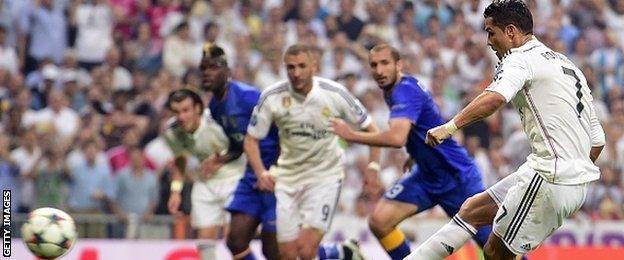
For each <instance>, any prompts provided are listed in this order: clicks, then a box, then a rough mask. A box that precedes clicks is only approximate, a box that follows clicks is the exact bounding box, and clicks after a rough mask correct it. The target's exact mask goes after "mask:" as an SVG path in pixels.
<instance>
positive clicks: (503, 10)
mask: <svg viewBox="0 0 624 260" xmlns="http://www.w3.org/2000/svg"><path fill="white" fill-rule="evenodd" d="M483 17H485V18H486V19H487V18H489V17H491V18H492V22H493V23H494V25H495V26H497V27H499V28H501V29H504V28H505V26H507V25H510V24H513V25H515V26H516V27H518V28H519V29H520V30H522V32H524V33H525V34H532V33H533V15H532V14H531V10H529V7H528V6H527V5H526V4H525V3H524V2H523V1H522V0H494V2H492V3H491V4H490V5H489V6H488V7H487V8H485V11H484V12H483Z"/></svg>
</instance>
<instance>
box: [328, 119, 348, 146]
mask: <svg viewBox="0 0 624 260" xmlns="http://www.w3.org/2000/svg"><path fill="white" fill-rule="evenodd" d="M329 122H330V123H331V127H330V129H329V130H330V131H332V132H334V134H336V135H338V136H340V137H341V138H343V139H345V140H347V141H349V140H350V139H349V138H350V137H351V127H349V125H347V123H345V122H344V121H343V120H342V119H339V118H331V119H329Z"/></svg>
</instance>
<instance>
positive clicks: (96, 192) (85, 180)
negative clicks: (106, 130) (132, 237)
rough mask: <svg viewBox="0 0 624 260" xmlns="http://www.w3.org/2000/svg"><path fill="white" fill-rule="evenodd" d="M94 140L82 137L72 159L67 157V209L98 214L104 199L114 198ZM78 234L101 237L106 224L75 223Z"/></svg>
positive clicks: (108, 173) (107, 170)
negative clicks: (68, 183)
mask: <svg viewBox="0 0 624 260" xmlns="http://www.w3.org/2000/svg"><path fill="white" fill-rule="evenodd" d="M99 146H100V145H99V144H98V143H97V141H96V140H93V139H90V140H87V141H85V142H84V143H83V144H82V146H81V147H80V148H79V150H77V151H76V155H75V158H76V159H74V160H68V161H67V167H68V168H69V173H70V175H69V176H70V185H69V196H68V197H69V199H68V201H67V206H68V209H69V211H70V212H71V213H81V214H102V213H104V210H105V209H106V206H107V203H106V202H107V201H109V199H110V198H114V186H113V182H112V180H111V175H110V169H109V167H108V165H107V163H106V161H101V160H98V157H99V156H98V155H99V154H100V153H102V151H101V149H100V148H99ZM76 229H77V231H78V234H79V235H80V237H88V238H102V237H105V236H106V226H105V225H103V224H100V223H96V224H86V223H85V224H79V225H77V226H76Z"/></svg>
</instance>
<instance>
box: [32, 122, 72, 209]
mask: <svg viewBox="0 0 624 260" xmlns="http://www.w3.org/2000/svg"><path fill="white" fill-rule="evenodd" d="M53 136H54V135H53V134H48V135H47V136H46V137H47V138H46V139H49V140H48V141H46V143H47V144H45V145H44V147H43V148H42V150H43V152H42V155H41V157H39V159H38V160H37V161H36V163H35V166H34V167H33V178H35V183H36V185H35V187H36V189H37V200H36V203H35V205H36V207H37V208H40V207H53V208H59V209H65V208H66V201H67V182H68V180H69V169H68V168H67V165H66V164H65V150H64V148H63V146H61V145H58V144H57V143H56V142H55V141H54V140H53V139H50V137H53Z"/></svg>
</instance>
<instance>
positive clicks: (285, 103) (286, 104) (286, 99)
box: [282, 97, 292, 108]
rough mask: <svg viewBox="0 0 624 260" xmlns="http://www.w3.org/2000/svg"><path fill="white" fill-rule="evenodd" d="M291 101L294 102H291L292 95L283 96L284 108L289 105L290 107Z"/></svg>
mask: <svg viewBox="0 0 624 260" xmlns="http://www.w3.org/2000/svg"><path fill="white" fill-rule="evenodd" d="M291 103H292V102H291V100H290V97H284V98H282V106H283V107H284V108H289V107H290V105H291Z"/></svg>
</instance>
